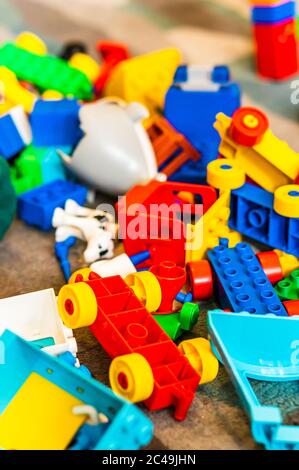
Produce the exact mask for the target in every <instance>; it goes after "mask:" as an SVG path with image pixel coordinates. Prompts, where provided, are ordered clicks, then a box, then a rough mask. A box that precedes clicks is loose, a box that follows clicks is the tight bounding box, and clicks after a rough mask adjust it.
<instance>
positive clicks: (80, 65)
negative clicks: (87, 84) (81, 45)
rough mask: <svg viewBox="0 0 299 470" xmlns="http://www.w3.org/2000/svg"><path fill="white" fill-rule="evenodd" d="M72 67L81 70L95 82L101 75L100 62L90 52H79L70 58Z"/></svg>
mask: <svg viewBox="0 0 299 470" xmlns="http://www.w3.org/2000/svg"><path fill="white" fill-rule="evenodd" d="M69 64H70V66H71V67H73V68H75V69H77V70H80V72H82V73H84V74H85V75H86V77H87V78H88V79H89V80H90V81H91V82H92V83H94V82H95V81H96V80H97V78H98V77H99V75H100V72H101V69H100V66H99V64H98V63H97V62H96V61H95V60H94V59H93V58H92V57H91V56H90V55H88V54H84V53H83V52H77V53H76V54H74V55H73V56H72V57H71V58H70V60H69Z"/></svg>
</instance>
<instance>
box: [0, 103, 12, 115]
mask: <svg viewBox="0 0 299 470" xmlns="http://www.w3.org/2000/svg"><path fill="white" fill-rule="evenodd" d="M14 107H15V105H14V104H13V103H11V102H10V101H8V100H5V101H4V102H3V103H0V116H3V114H6V113H8V111H9V110H10V109H12V108H14Z"/></svg>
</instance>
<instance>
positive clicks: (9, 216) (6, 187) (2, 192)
mask: <svg viewBox="0 0 299 470" xmlns="http://www.w3.org/2000/svg"><path fill="white" fill-rule="evenodd" d="M16 207H17V196H16V193H15V190H14V188H13V186H12V184H11V181H10V177H9V167H8V164H7V162H6V161H5V160H4V158H2V157H0V240H1V239H2V238H3V236H4V234H5V232H6V230H7V229H8V227H9V226H10V224H11V222H12V220H13V218H14V215H15V212H16Z"/></svg>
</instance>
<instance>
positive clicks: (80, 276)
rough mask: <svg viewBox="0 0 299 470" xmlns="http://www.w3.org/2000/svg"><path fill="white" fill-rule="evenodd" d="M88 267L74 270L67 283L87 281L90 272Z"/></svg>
mask: <svg viewBox="0 0 299 470" xmlns="http://www.w3.org/2000/svg"><path fill="white" fill-rule="evenodd" d="M91 272H92V271H91V269H90V268H81V269H78V271H75V272H74V273H73V274H72V275H71V277H70V278H69V282H68V283H69V284H74V283H75V282H82V281H88V280H89V275H90V273H91Z"/></svg>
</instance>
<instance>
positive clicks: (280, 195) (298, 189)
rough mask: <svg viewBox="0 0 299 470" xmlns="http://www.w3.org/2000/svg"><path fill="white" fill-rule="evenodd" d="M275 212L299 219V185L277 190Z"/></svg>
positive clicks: (290, 185) (282, 187)
mask: <svg viewBox="0 0 299 470" xmlns="http://www.w3.org/2000/svg"><path fill="white" fill-rule="evenodd" d="M274 210H275V212H277V214H279V215H283V216H284V217H294V218H298V217H299V185H298V184H289V185H287V186H281V187H280V188H278V189H276V191H275V193H274Z"/></svg>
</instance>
